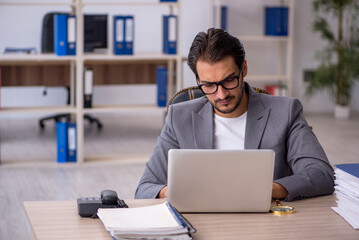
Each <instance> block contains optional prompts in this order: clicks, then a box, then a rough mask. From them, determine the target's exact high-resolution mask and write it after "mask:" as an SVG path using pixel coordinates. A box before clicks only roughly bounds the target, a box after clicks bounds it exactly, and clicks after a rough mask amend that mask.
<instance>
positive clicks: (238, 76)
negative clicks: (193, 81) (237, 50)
mask: <svg viewBox="0 0 359 240" xmlns="http://www.w3.org/2000/svg"><path fill="white" fill-rule="evenodd" d="M242 70H243V64H242V65H241V68H240V70H239V74H238V75H237V76H233V77H227V78H225V79H222V80H221V81H219V82H211V84H215V85H216V90H215V91H214V92H212V93H206V92H205V91H203V89H202V87H203V86H204V85H206V84H208V83H204V84H198V83H197V86H198V87H199V89H201V91H202V92H203V93H204V94H205V95H212V94H215V93H216V92H217V91H218V86H219V85H221V86H222V87H223V88H224V89H226V90H232V89H235V88H237V87H238V86H239V78H240V76H241V74H242ZM231 78H235V79H237V85H236V86H235V87H232V88H226V87H225V86H224V85H223V82H224V81H227V80H228V79H231ZM197 80H199V79H198V77H197Z"/></svg>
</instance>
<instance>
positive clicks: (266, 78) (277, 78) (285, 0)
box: [210, 0, 294, 96]
mask: <svg viewBox="0 0 359 240" xmlns="http://www.w3.org/2000/svg"><path fill="white" fill-rule="evenodd" d="M254 2H255V3H253V2H252V1H251V2H249V1H245V0H238V1H228V0H210V5H211V8H210V25H214V26H215V27H219V26H220V19H221V11H220V6H221V5H227V6H228V10H229V11H231V10H233V9H232V8H231V6H232V5H233V4H238V5H240V6H241V8H242V9H248V8H250V7H257V8H258V7H261V8H263V9H264V7H265V6H273V5H276V6H287V7H288V10H289V16H288V35H287V36H268V35H264V21H263V24H262V25H263V26H262V27H263V30H262V34H253V35H252V34H239V35H236V36H237V37H238V38H239V39H240V40H241V41H242V43H243V44H244V45H245V49H246V52H247V53H248V52H253V51H256V49H255V46H259V45H268V44H275V45H277V46H276V48H277V49H278V51H277V54H276V56H274V58H273V59H274V60H275V61H278V66H277V69H276V72H275V73H266V72H263V73H254V74H252V73H251V71H249V73H248V75H247V77H246V80H247V81H249V82H250V83H252V84H280V85H284V86H286V87H287V94H286V95H287V96H291V95H292V80H291V79H292V59H293V27H294V24H293V21H294V0H276V1H265V0H256V1H254ZM256 3H258V5H256ZM263 12H264V11H263ZM241 13H243V12H241ZM236 14H239V13H236ZM245 14H246V13H244V15H245ZM229 15H230V14H228V13H227V18H228V22H229V24H228V25H231V23H232V22H231V19H230V17H229ZM263 15H264V13H263ZM217 16H218V17H217ZM257 17H258V18H257V22H258V19H260V17H262V16H257ZM263 17H264V16H263ZM236 23H237V25H240V24H241V22H236ZM232 34H236V33H232ZM258 44H259V45H258ZM254 60H257V59H254ZM252 62H253V59H252ZM249 64H250V63H249Z"/></svg>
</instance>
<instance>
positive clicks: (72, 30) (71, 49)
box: [66, 16, 76, 55]
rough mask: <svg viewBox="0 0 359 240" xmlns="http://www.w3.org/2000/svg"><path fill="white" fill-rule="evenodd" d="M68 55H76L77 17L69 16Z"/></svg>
mask: <svg viewBox="0 0 359 240" xmlns="http://www.w3.org/2000/svg"><path fill="white" fill-rule="evenodd" d="M66 53H67V55H76V17H75V16H67V48H66Z"/></svg>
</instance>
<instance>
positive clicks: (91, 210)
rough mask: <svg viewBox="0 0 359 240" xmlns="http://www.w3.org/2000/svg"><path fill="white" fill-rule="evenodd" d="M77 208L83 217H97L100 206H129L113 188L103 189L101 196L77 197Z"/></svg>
mask: <svg viewBox="0 0 359 240" xmlns="http://www.w3.org/2000/svg"><path fill="white" fill-rule="evenodd" d="M77 208H78V211H79V215H80V216H81V217H92V218H97V210H98V209H99V208H128V206H127V204H126V203H125V201H123V200H122V199H119V198H118V197H117V193H116V192H115V191H113V190H103V191H102V192H101V198H99V197H85V198H78V199H77Z"/></svg>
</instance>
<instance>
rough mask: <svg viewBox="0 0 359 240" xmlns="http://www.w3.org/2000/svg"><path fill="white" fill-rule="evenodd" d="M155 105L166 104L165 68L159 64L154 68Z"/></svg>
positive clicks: (161, 105)
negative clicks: (155, 83)
mask: <svg viewBox="0 0 359 240" xmlns="http://www.w3.org/2000/svg"><path fill="white" fill-rule="evenodd" d="M156 80H157V105H158V106H159V107H166V104H167V68H166V67H163V66H159V67H157V69H156Z"/></svg>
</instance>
